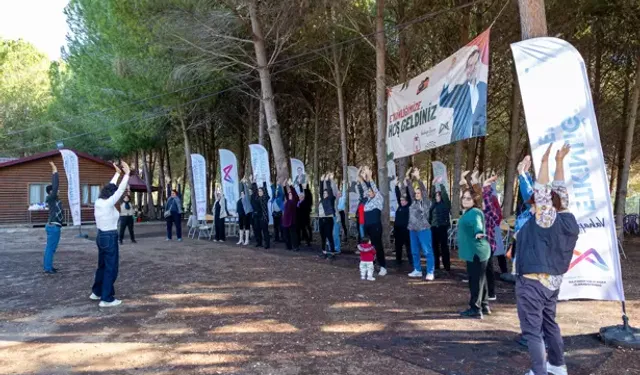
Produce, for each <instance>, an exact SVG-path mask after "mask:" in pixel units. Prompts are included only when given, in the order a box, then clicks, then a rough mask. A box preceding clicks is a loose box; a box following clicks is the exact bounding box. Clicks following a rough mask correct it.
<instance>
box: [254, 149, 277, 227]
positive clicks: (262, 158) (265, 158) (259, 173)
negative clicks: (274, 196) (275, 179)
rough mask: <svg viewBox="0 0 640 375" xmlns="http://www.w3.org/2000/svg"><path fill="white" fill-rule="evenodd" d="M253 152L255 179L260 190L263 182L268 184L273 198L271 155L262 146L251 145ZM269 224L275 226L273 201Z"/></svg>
mask: <svg viewBox="0 0 640 375" xmlns="http://www.w3.org/2000/svg"><path fill="white" fill-rule="evenodd" d="M249 151H250V152H251V169H252V170H253V179H254V181H255V182H256V184H257V185H258V188H261V187H263V182H266V183H267V190H268V193H269V196H270V197H271V170H270V169H269V153H268V152H267V149H266V148H264V147H263V146H262V145H259V144H253V145H249ZM268 206H269V224H273V217H272V216H271V200H269V204H268Z"/></svg>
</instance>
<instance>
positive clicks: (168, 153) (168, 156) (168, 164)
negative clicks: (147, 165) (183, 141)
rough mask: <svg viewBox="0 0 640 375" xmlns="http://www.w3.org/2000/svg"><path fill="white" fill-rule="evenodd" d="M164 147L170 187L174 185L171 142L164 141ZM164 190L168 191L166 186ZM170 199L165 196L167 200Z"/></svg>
mask: <svg viewBox="0 0 640 375" xmlns="http://www.w3.org/2000/svg"><path fill="white" fill-rule="evenodd" d="M164 147H165V149H166V151H167V158H166V161H167V175H168V176H169V185H171V184H172V183H173V175H172V174H171V153H170V152H169V142H168V141H167V140H166V139H165V140H164ZM172 187H173V186H172ZM163 188H164V189H166V187H165V186H163ZM168 197H169V196H168V195H165V198H168Z"/></svg>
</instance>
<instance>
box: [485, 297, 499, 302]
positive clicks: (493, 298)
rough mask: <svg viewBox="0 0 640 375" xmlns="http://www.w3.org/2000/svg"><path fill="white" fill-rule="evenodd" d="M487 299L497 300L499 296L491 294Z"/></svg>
mask: <svg viewBox="0 0 640 375" xmlns="http://www.w3.org/2000/svg"><path fill="white" fill-rule="evenodd" d="M487 299H488V300H489V301H497V300H498V297H497V296H490V297H487Z"/></svg>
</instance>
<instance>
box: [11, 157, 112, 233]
mask: <svg viewBox="0 0 640 375" xmlns="http://www.w3.org/2000/svg"><path fill="white" fill-rule="evenodd" d="M72 151H73V150H72ZM73 152H75V154H76V155H78V163H79V169H80V192H81V197H80V198H81V201H82V207H81V208H82V214H81V215H82V222H83V223H91V222H94V221H95V219H94V215H93V203H94V202H95V201H96V200H97V199H98V195H99V194H100V190H101V189H102V186H104V185H105V184H106V183H108V182H109V181H110V180H111V178H112V177H113V175H114V173H115V170H114V169H113V165H111V163H108V162H106V161H104V160H101V159H99V158H96V157H94V156H91V155H89V154H85V153H83V152H78V151H73ZM50 161H53V162H54V163H55V165H56V167H57V168H58V174H59V175H60V187H59V192H58V195H59V197H60V200H61V201H62V207H63V209H64V214H65V218H66V222H67V223H73V220H72V218H71V214H70V211H69V200H68V197H67V175H66V173H65V171H64V166H63V162H62V155H61V154H60V151H58V150H54V151H48V152H43V153H40V154H35V155H31V156H27V157H24V158H20V159H15V160H10V161H7V162H4V163H0V225H7V224H32V225H42V224H46V222H47V218H48V213H49V211H48V210H29V207H30V206H31V205H34V204H38V203H43V202H44V201H45V197H46V194H47V193H46V191H45V188H46V186H47V185H50V184H51V166H50V165H49V162H50Z"/></svg>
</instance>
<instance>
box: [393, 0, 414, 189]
mask: <svg viewBox="0 0 640 375" xmlns="http://www.w3.org/2000/svg"><path fill="white" fill-rule="evenodd" d="M405 6H406V2H405V1H399V2H398V7H397V12H398V19H397V20H396V23H397V24H400V23H404V22H405ZM398 57H399V62H400V64H399V65H400V66H399V69H400V71H399V73H398V78H399V79H400V82H401V83H405V82H407V81H408V78H409V77H408V73H409V57H410V56H409V48H408V46H407V34H406V29H400V30H398ZM410 158H411V157H410V156H406V157H404V158H400V159H398V160H397V169H396V172H397V174H398V176H401V178H403V177H402V176H404V175H405V174H406V173H407V167H408V165H409V159H410ZM401 178H400V179H401Z"/></svg>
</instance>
